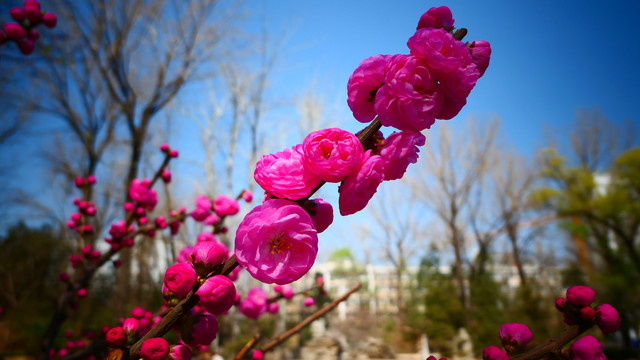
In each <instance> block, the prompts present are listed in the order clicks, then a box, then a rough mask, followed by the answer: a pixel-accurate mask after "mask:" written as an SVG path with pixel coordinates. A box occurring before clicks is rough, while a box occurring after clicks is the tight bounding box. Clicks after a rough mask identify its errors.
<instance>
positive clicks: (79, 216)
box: [71, 213, 82, 222]
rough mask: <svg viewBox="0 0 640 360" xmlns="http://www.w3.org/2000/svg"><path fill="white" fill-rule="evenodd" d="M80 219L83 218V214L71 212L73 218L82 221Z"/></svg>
mask: <svg viewBox="0 0 640 360" xmlns="http://www.w3.org/2000/svg"><path fill="white" fill-rule="evenodd" d="M80 219H82V214H80V213H73V214H71V220H73V221H75V222H78V221H80Z"/></svg>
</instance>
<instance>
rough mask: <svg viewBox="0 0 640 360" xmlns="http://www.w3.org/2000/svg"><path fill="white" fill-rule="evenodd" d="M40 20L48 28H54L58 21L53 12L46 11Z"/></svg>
mask: <svg viewBox="0 0 640 360" xmlns="http://www.w3.org/2000/svg"><path fill="white" fill-rule="evenodd" d="M42 22H43V23H44V26H46V27H48V28H54V27H56V24H57V23H58V18H56V15H55V14H54V13H52V12H47V13H46V14H44V15H43V16H42Z"/></svg>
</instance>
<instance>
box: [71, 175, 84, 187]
mask: <svg viewBox="0 0 640 360" xmlns="http://www.w3.org/2000/svg"><path fill="white" fill-rule="evenodd" d="M73 182H74V184H75V185H76V187H77V188H81V187H83V186H84V179H83V178H82V176H76V178H75V179H73Z"/></svg>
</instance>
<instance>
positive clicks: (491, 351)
mask: <svg viewBox="0 0 640 360" xmlns="http://www.w3.org/2000/svg"><path fill="white" fill-rule="evenodd" d="M482 359H483V360H509V357H508V356H507V354H506V353H505V352H504V351H503V350H502V349H500V348H499V347H497V346H495V345H490V346H487V347H486V348H484V350H482Z"/></svg>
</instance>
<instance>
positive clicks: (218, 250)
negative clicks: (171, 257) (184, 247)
mask: <svg viewBox="0 0 640 360" xmlns="http://www.w3.org/2000/svg"><path fill="white" fill-rule="evenodd" d="M225 250H226V249H225V247H224V246H223V245H220V244H219V243H218V242H217V241H200V242H197V243H196V244H195V245H194V247H193V253H191V258H192V260H193V266H194V268H195V270H196V273H198V274H200V276H207V275H208V274H209V273H210V272H211V271H213V268H214V267H216V266H217V265H220V264H222V263H224V261H225V260H226V259H227V252H226V251H225Z"/></svg>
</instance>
